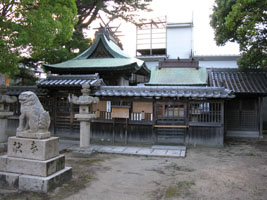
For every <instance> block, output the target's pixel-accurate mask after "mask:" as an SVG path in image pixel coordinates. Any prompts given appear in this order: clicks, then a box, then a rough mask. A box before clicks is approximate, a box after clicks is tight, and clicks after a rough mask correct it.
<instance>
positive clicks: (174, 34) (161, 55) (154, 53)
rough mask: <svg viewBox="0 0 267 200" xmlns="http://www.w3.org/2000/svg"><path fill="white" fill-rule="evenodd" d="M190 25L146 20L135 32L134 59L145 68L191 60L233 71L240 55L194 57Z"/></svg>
mask: <svg viewBox="0 0 267 200" xmlns="http://www.w3.org/2000/svg"><path fill="white" fill-rule="evenodd" d="M193 31H194V23H193V22H192V21H191V22H182V23H173V22H167V20H166V18H157V19H153V20H148V21H147V22H145V23H144V24H143V26H141V27H137V29H136V56H137V57H138V58H139V59H142V60H144V61H145V62H146V64H147V66H148V67H149V68H151V67H155V66H158V61H160V60H163V59H194V60H197V61H199V65H200V66H201V67H207V68H237V59H238V58H239V57H240V55H225V54H223V55H216V54H214V55H197V54H196V53H195V51H194V34H193Z"/></svg>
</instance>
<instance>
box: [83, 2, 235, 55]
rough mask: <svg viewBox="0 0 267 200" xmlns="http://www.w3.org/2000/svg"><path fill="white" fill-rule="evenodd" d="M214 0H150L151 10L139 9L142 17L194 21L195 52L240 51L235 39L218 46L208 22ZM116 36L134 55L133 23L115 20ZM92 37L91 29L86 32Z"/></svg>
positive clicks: (125, 49) (134, 29)
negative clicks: (142, 10) (117, 34)
mask: <svg viewBox="0 0 267 200" xmlns="http://www.w3.org/2000/svg"><path fill="white" fill-rule="evenodd" d="M213 5H214V0H153V1H152V2H151V3H150V6H149V7H150V8H151V9H152V10H153V11H152V12H139V13H138V14H139V15H140V16H142V18H148V19H153V18H156V17H163V16H166V17H167V23H168V22H169V23H170V22H172V23H178V22H192V21H193V26H194V27H193V43H194V54H195V55H235V54H239V51H238V49H239V46H238V44H235V43H227V44H226V45H225V46H221V47H218V46H217V45H216V43H215V40H214V31H213V29H212V28H211V26H210V25H209V21H210V18H209V16H210V14H211V13H212V7H213ZM118 24H121V26H120V28H119V29H118V30H119V31H121V32H120V33H119V34H120V35H123V36H120V37H119V38H120V39H121V41H122V44H123V48H124V51H125V52H126V53H128V54H129V55H131V56H135V47H136V43H135V39H136V27H135V26H134V25H133V24H131V23H126V22H124V21H120V20H116V21H114V22H112V23H110V26H117V25H118ZM98 26H99V22H97V21H96V22H94V23H93V24H92V25H91V28H93V27H98ZM87 35H88V37H93V35H94V31H90V32H88V33H87Z"/></svg>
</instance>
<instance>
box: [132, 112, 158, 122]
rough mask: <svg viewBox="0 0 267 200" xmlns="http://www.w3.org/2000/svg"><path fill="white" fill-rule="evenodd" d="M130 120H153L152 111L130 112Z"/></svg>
mask: <svg viewBox="0 0 267 200" xmlns="http://www.w3.org/2000/svg"><path fill="white" fill-rule="evenodd" d="M130 120H132V121H153V114H152V113H131V115H130Z"/></svg>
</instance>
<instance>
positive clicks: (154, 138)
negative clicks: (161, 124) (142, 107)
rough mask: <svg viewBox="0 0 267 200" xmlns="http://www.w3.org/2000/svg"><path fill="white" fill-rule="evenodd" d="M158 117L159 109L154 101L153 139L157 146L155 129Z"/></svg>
mask: <svg viewBox="0 0 267 200" xmlns="http://www.w3.org/2000/svg"><path fill="white" fill-rule="evenodd" d="M156 116H157V108H156V101H155V100H153V123H152V137H153V141H154V143H155V144H157V143H158V140H157V131H156V129H155V127H154V125H155V124H156Z"/></svg>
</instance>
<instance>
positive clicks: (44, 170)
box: [0, 155, 65, 177]
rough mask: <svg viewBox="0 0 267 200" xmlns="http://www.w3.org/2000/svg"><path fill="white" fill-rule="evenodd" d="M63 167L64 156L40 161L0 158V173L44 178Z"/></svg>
mask: <svg viewBox="0 0 267 200" xmlns="http://www.w3.org/2000/svg"><path fill="white" fill-rule="evenodd" d="M64 167H65V156H64V155H59V156H57V157H55V158H52V159H49V160H45V161H40V160H32V159H23V158H14V157H8V156H6V155H5V156H1V157H0V171H5V172H10V173H18V174H27V175H33V176H42V177H46V176H49V175H51V174H54V173H56V172H57V171H59V170H62V169H64Z"/></svg>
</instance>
